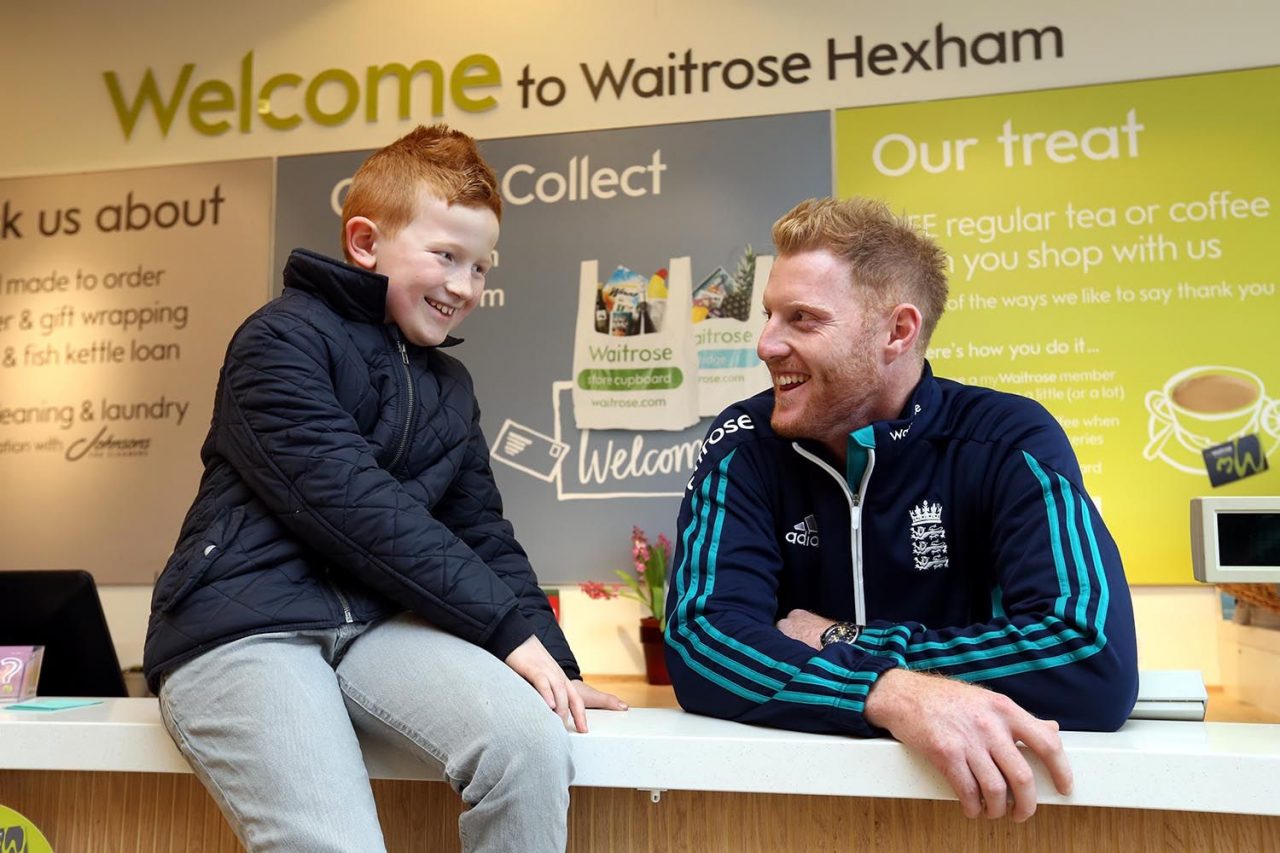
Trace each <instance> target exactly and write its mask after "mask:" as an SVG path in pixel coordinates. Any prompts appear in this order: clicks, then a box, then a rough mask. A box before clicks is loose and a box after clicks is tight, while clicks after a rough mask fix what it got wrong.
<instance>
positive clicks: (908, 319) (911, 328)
mask: <svg viewBox="0 0 1280 853" xmlns="http://www.w3.org/2000/svg"><path fill="white" fill-rule="evenodd" d="M923 323H924V317H923V316H922V315H921V314H920V309H919V308H917V307H916V306H914V305H912V304H911V303H910V302H903V303H901V304H899V305H895V306H894V307H893V310H892V311H890V312H889V320H888V326H889V329H888V331H889V335H888V339H887V340H886V342H885V348H884V355H885V362H886V363H890V364H891V363H893V362H895V361H897V360H898V359H899V358H900V357H901V356H903V355H906V354H908V353H910V352H912V351H913V350H914V349H915V345H916V338H918V337H919V336H920V327H921V325H922V324H923Z"/></svg>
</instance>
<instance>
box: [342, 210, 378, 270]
mask: <svg viewBox="0 0 1280 853" xmlns="http://www.w3.org/2000/svg"><path fill="white" fill-rule="evenodd" d="M342 237H343V240H345V241H346V250H347V257H349V258H350V259H351V262H352V263H353V264H355V265H356V266H359V267H362V268H364V269H367V270H372V269H376V268H377V266H378V226H377V225H376V224H374V221H373V220H372V219H369V218H368V217H367V216H353V217H351V218H350V219H348V220H347V223H346V224H345V225H343V226H342Z"/></svg>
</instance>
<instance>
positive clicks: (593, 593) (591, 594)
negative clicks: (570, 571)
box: [578, 581, 618, 601]
mask: <svg viewBox="0 0 1280 853" xmlns="http://www.w3.org/2000/svg"><path fill="white" fill-rule="evenodd" d="M578 589H580V590H582V592H583V593H584V594H585V595H586V596H587V598H590V599H592V600H594V601H601V600H608V599H610V598H617V597H618V591H617V590H616V589H614V588H612V587H611V586H610V585H609V584H603V583H601V582H600V581H583V582H582V583H580V584H578Z"/></svg>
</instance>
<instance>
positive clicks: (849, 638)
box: [821, 622, 862, 646]
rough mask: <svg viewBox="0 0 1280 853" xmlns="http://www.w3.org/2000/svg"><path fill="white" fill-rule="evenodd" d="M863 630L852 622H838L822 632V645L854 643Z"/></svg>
mask: <svg viewBox="0 0 1280 853" xmlns="http://www.w3.org/2000/svg"><path fill="white" fill-rule="evenodd" d="M861 632H862V629H861V628H859V627H858V626H857V625H855V624H853V623H852V622H836V623H835V624H834V625H832V626H830V627H829V628H827V630H825V631H823V632H822V638H821V643H822V645H823V646H829V645H831V644H832V643H853V642H856V641H857V639H858V634H860V633H861Z"/></svg>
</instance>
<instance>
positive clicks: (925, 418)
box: [864, 359, 942, 447]
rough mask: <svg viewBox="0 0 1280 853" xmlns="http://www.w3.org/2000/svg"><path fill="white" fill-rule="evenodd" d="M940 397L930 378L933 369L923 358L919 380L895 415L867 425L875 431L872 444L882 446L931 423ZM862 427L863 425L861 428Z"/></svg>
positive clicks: (901, 439) (907, 438) (900, 440)
mask: <svg viewBox="0 0 1280 853" xmlns="http://www.w3.org/2000/svg"><path fill="white" fill-rule="evenodd" d="M941 400H942V391H941V389H940V388H939V387H938V381H937V380H936V379H934V378H933V368H932V367H931V366H930V365H929V360H928V359H925V362H924V368H923V369H922V370H921V372H920V381H919V382H917V383H916V387H915V389H914V390H913V391H912V392H911V396H910V397H908V398H907V404H906V405H905V406H903V407H902V411H901V412H900V413H899V414H898V417H896V418H893V419H891V420H886V421H877V422H875V423H873V424H871V425H870V428H872V429H874V430H875V436H876V438H875V441H874V443H873V446H880V447H884V446H886V445H888V444H889V443H896V442H902V441H907V440H910V438H911V437H912V433H915V434H916V435H920V434H921V433H923V432H925V431H926V430H927V429H928V428H929V426H930V425H931V424H932V423H933V420H934V418H935V417H936V415H937V410H938V404H939V403H940V402H941ZM864 429H866V428H864Z"/></svg>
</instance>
